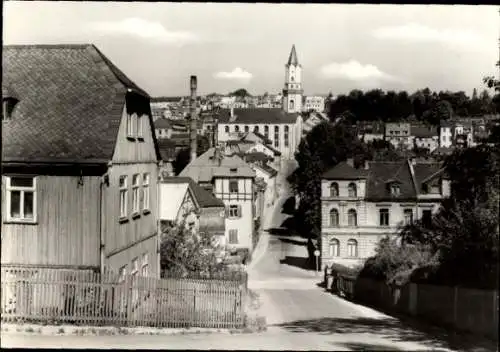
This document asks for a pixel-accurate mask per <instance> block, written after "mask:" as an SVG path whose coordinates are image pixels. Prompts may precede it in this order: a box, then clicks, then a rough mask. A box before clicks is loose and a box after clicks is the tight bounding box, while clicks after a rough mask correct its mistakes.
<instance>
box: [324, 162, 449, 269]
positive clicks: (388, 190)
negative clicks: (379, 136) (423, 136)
mask: <svg viewBox="0 0 500 352" xmlns="http://www.w3.org/2000/svg"><path fill="white" fill-rule="evenodd" d="M442 166H443V165H442V164H440V163H430V162H416V161H415V160H405V161H402V162H366V163H365V166H364V167H362V168H354V166H353V161H352V159H350V160H348V161H347V162H341V163H339V164H338V165H336V166H335V167H333V168H332V169H330V170H328V171H327V172H326V173H325V174H323V176H322V181H321V214H322V216H321V223H322V225H321V263H322V265H325V264H326V265H331V264H332V263H340V264H343V265H347V266H352V265H358V264H361V263H362V262H363V261H364V260H366V259H367V258H369V257H371V256H373V255H374V254H375V248H376V245H377V243H378V242H379V241H380V239H382V238H383V237H385V236H387V235H389V236H395V235H396V234H398V232H399V231H400V230H401V228H402V226H404V225H406V224H410V223H412V222H413V221H415V220H418V219H422V220H423V221H429V220H430V218H431V216H432V214H433V213H435V212H436V211H437V210H438V209H439V207H440V204H441V202H442V200H443V199H444V198H446V197H448V196H449V195H450V183H449V180H448V178H447V176H446V174H445V172H444V169H443V167H442Z"/></svg>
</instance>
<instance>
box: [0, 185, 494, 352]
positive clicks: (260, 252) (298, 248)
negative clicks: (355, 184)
mask: <svg viewBox="0 0 500 352" xmlns="http://www.w3.org/2000/svg"><path fill="white" fill-rule="evenodd" d="M287 196H288V194H287V192H284V194H283V195H282V198H281V199H280V200H279V201H278V202H277V203H276V205H275V207H274V211H272V212H271V209H270V210H269V212H268V214H270V215H271V216H270V217H269V218H268V219H267V221H265V222H264V228H272V227H276V226H279V225H280V224H281V223H282V221H283V220H284V219H285V218H286V217H287V216H286V215H283V214H281V207H282V203H283V202H284V200H285V199H286V198H287ZM304 244H305V240H303V239H301V238H297V237H290V236H286V234H285V235H281V236H276V235H270V234H268V233H266V232H264V233H263V234H262V238H261V242H259V245H258V247H257V249H256V253H255V257H254V261H253V262H252V264H251V265H250V266H249V275H250V276H249V277H250V280H249V287H250V289H252V290H254V291H255V292H257V293H258V294H259V296H260V301H261V308H260V309H259V311H260V314H261V315H264V316H266V319H267V323H268V330H267V331H266V332H261V333H255V334H234V335H232V334H227V333H224V334H222V333H221V334H219V333H213V334H196V335H173V336H165V335H163V336H162V335H159V336H157V335H153V336H149V335H120V336H39V335H29V334H28V335H15V334H8V333H2V347H26V348H29V347H38V348H40V347H42V348H44V347H45V348H50V347H52V348H58V347H59V348H126V349H129V348H134V349H136V348H148V349H231V350H252V349H267V350H330V351H331V350H335V351H356V350H358V351H359V350H371V351H372V350H384V351H408V350H431V349H432V350H434V351H492V350H495V345H494V344H480V343H478V342H477V341H476V340H475V339H470V338H466V337H464V336H454V335H450V334H447V333H445V332H444V331H442V330H440V329H429V328H427V327H425V326H424V325H423V324H420V325H418V324H415V323H408V322H401V321H399V320H397V319H395V318H392V317H388V316H386V315H384V314H381V313H378V312H376V311H374V310H372V309H369V308H365V307H362V306H359V305H356V304H353V303H350V302H347V301H345V300H343V299H341V298H339V297H336V296H334V295H332V294H330V293H326V292H324V290H323V289H322V288H320V287H318V286H317V283H319V282H320V281H321V279H322V277H321V276H320V275H318V276H316V275H315V273H314V272H313V271H308V270H306V269H304V268H302V267H303V265H304V260H305V258H306V256H307V250H306V246H305V245H304ZM283 259H286V260H285V262H283V263H281V261H282V260H283Z"/></svg>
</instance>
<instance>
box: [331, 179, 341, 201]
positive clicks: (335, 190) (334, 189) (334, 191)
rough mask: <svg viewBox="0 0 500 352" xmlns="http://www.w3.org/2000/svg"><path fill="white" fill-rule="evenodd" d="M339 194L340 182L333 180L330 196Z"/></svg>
mask: <svg viewBox="0 0 500 352" xmlns="http://www.w3.org/2000/svg"><path fill="white" fill-rule="evenodd" d="M338 196H339V184H338V183H337V182H332V184H331V185H330V197H338Z"/></svg>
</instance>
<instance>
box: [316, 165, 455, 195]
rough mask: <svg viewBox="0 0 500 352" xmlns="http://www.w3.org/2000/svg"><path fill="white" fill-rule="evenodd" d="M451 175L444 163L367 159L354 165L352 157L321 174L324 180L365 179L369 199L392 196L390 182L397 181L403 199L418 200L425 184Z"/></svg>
mask: <svg viewBox="0 0 500 352" xmlns="http://www.w3.org/2000/svg"><path fill="white" fill-rule="evenodd" d="M447 177H448V176H447V175H446V172H445V170H444V167H443V163H441V162H427V161H417V160H415V159H407V160H404V161H399V162H380V161H368V162H365V165H364V167H361V168H355V167H354V166H353V165H352V160H349V161H344V162H340V163H339V164H337V165H336V166H334V167H333V168H331V169H330V170H328V171H326V172H325V173H324V174H323V175H322V179H323V180H329V181H341V180H344V181H346V180H352V181H355V180H365V181H366V199H367V200H377V201H383V200H388V199H393V198H394V196H392V195H391V194H390V191H389V188H388V185H390V184H394V183H396V184H398V185H399V189H400V193H399V195H397V196H396V197H397V198H398V199H400V200H415V199H417V196H418V195H421V194H422V185H423V184H424V183H427V182H430V181H433V180H436V179H439V178H442V179H446V178H447Z"/></svg>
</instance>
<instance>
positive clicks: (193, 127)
mask: <svg viewBox="0 0 500 352" xmlns="http://www.w3.org/2000/svg"><path fill="white" fill-rule="evenodd" d="M190 85H191V99H190V101H189V118H190V119H191V121H190V131H189V139H190V145H191V161H193V160H195V159H196V157H197V153H196V151H197V149H198V140H197V133H196V132H197V129H198V118H197V116H196V88H197V80H196V76H191V84H190Z"/></svg>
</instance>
